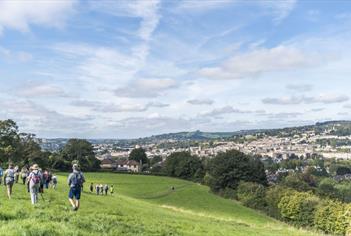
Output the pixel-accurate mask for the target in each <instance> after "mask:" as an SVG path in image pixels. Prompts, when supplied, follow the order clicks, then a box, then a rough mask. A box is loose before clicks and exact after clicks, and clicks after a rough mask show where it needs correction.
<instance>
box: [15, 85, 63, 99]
mask: <svg viewBox="0 0 351 236" xmlns="http://www.w3.org/2000/svg"><path fill="white" fill-rule="evenodd" d="M14 93H16V94H17V95H18V96H20V97H70V96H69V95H68V94H67V93H66V92H65V91H64V90H63V89H62V88H61V87H59V86H57V85H53V84H30V83H29V84H24V85H22V86H20V87H17V88H16V89H15V91H14Z"/></svg>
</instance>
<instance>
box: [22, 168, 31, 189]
mask: <svg viewBox="0 0 351 236" xmlns="http://www.w3.org/2000/svg"><path fill="white" fill-rule="evenodd" d="M28 175H29V171H28V169H27V167H26V166H24V167H23V168H22V170H21V179H22V183H23V185H25V184H26V179H27V177H28Z"/></svg>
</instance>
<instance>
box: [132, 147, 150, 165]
mask: <svg viewBox="0 0 351 236" xmlns="http://www.w3.org/2000/svg"><path fill="white" fill-rule="evenodd" d="M128 159H129V160H133V161H136V162H138V163H140V161H141V162H142V164H147V163H148V159H147V156H146V153H145V150H144V149H143V148H135V149H133V150H132V151H131V152H130V154H129V158H128Z"/></svg>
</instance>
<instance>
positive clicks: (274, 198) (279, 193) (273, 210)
mask: <svg viewBox="0 0 351 236" xmlns="http://www.w3.org/2000/svg"><path fill="white" fill-rule="evenodd" d="M288 191H291V190H289V189H287V188H285V187H283V186H279V185H275V186H271V187H269V188H268V189H267V190H266V196H265V198H266V199H265V202H266V204H267V207H266V212H267V214H268V215H270V216H272V217H274V218H276V219H281V214H280V209H279V208H278V204H279V202H280V199H281V198H282V197H283V196H284V195H285V194H287V192H288Z"/></svg>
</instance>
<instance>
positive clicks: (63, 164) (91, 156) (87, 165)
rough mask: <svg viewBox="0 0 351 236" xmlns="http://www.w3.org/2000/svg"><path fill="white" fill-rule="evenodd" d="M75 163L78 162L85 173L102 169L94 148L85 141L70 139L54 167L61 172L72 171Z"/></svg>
mask: <svg viewBox="0 0 351 236" xmlns="http://www.w3.org/2000/svg"><path fill="white" fill-rule="evenodd" d="M73 162H78V163H79V165H80V167H81V169H82V170H84V171H94V170H98V169H99V168H100V161H99V160H98V159H96V158H95V153H94V151H93V146H92V145H91V143H90V142H88V141H87V140H84V139H70V140H68V142H67V144H66V145H65V146H64V148H63V149H62V151H61V153H60V156H59V159H57V160H54V162H53V166H54V167H56V168H57V169H59V170H66V171H67V170H70V167H71V165H72V163H73Z"/></svg>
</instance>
